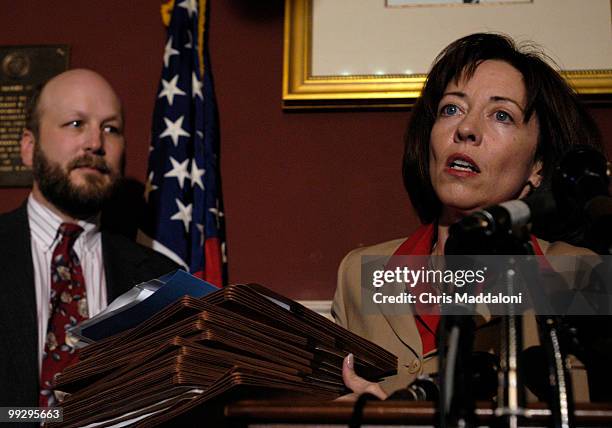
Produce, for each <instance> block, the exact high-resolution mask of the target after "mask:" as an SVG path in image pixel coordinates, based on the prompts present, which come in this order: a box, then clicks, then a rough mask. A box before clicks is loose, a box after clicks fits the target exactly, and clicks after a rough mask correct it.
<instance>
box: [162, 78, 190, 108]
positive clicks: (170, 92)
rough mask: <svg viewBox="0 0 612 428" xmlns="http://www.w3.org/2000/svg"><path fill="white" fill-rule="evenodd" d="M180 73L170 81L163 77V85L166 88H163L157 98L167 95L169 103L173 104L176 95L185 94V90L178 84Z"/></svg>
mask: <svg viewBox="0 0 612 428" xmlns="http://www.w3.org/2000/svg"><path fill="white" fill-rule="evenodd" d="M178 78H179V76H178V74H177V75H176V76H174V77H173V78H172V80H170V81H169V82H168V81H167V80H164V79H162V85H163V86H164V89H162V90H161V92H160V93H159V95H158V97H157V98H163V97H166V98H167V99H168V104H170V105H172V103H173V102H174V97H175V96H176V95H185V92H183V91H182V90H181V88H179V87H178V86H176V85H177V84H178Z"/></svg>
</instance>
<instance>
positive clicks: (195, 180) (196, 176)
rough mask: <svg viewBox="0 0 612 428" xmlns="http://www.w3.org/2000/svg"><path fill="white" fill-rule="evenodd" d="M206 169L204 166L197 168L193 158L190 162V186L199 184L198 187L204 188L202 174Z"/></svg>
mask: <svg viewBox="0 0 612 428" xmlns="http://www.w3.org/2000/svg"><path fill="white" fill-rule="evenodd" d="M205 172H206V171H205V170H204V168H201V169H200V168H198V164H197V163H196V161H195V159H194V160H193V161H192V162H191V186H192V187H193V186H195V185H196V184H197V185H198V186H200V189H202V190H204V183H203V182H202V176H203V175H204V173H205Z"/></svg>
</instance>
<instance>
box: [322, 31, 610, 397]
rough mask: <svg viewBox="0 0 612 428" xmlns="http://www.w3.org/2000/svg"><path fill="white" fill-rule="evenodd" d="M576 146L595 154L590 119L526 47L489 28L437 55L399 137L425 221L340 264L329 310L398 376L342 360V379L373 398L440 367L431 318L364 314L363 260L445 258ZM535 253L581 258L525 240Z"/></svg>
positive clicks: (566, 248)
mask: <svg viewBox="0 0 612 428" xmlns="http://www.w3.org/2000/svg"><path fill="white" fill-rule="evenodd" d="M575 144H586V145H591V146H593V147H595V148H597V149H599V150H600V145H601V143H600V136H599V132H598V130H597V127H596V125H595V123H594V121H593V119H592V118H591V117H590V116H589V114H588V113H587V111H586V110H585V108H584V107H583V106H582V104H581V103H580V102H579V100H578V98H577V96H576V94H575V93H574V91H573V90H572V89H571V88H570V87H569V86H568V85H567V83H566V82H565V80H564V79H563V78H562V77H561V76H560V75H559V74H558V73H557V72H556V71H555V70H554V69H553V68H552V67H551V66H550V65H549V64H548V63H547V62H546V60H545V57H544V56H543V55H542V54H541V53H539V52H538V51H537V50H536V49H534V48H533V47H532V46H527V47H519V46H517V45H516V44H515V43H514V42H513V41H512V40H511V39H510V38H508V37H506V36H503V35H498V34H489V33H479V34H472V35H470V36H467V37H464V38H461V39H459V40H457V41H455V42H453V43H452V44H450V45H449V46H448V47H447V48H445V49H444V50H443V51H442V52H441V54H440V55H439V56H438V57H437V59H436V60H435V62H434V64H433V66H432V69H431V71H430V73H429V75H428V77H427V81H426V83H425V86H424V89H423V92H422V95H421V97H420V98H419V99H418V100H417V102H416V104H415V106H414V108H413V111H412V115H411V117H410V122H409V125H408V129H407V132H406V137H405V151H404V159H403V177H404V184H405V187H406V190H407V191H408V195H409V196H410V200H411V201H412V205H413V206H414V208H415V209H416V211H417V213H418V215H419V217H420V219H421V221H422V223H423V225H422V226H421V227H419V228H418V229H417V230H416V231H415V232H414V233H413V234H412V235H411V236H410V237H409V238H408V239H400V240H395V241H390V242H385V243H382V244H379V245H375V246H372V247H368V248H359V249H357V250H354V251H352V252H351V253H349V254H348V255H347V256H346V257H345V258H344V260H343V261H342V264H341V265H340V268H339V273H338V286H337V290H336V294H335V297H334V302H333V307H332V313H333V315H334V317H335V319H336V322H337V323H339V324H340V325H342V326H343V327H345V328H347V329H349V330H351V331H353V332H355V333H357V334H359V335H361V336H363V337H365V338H366V339H369V340H371V341H373V342H375V343H377V344H379V345H381V346H382V347H384V348H386V349H387V350H389V351H390V352H392V353H394V354H396V355H397V356H398V360H399V364H398V374H397V375H396V376H393V377H391V378H387V379H386V380H385V381H384V382H382V383H380V384H374V383H370V382H367V381H365V380H364V379H362V378H360V377H358V376H357V375H355V373H354V371H353V370H352V368H353V362H352V361H351V358H350V357H349V358H347V359H346V360H345V363H344V379H345V383H346V385H347V386H348V387H349V388H350V389H352V390H353V391H355V392H356V393H362V392H370V393H372V394H374V395H376V396H378V397H380V398H385V397H386V396H387V395H388V394H389V393H391V392H393V391H394V390H397V389H399V388H402V387H406V385H408V384H409V383H410V382H411V381H413V380H414V379H415V378H416V377H417V376H418V375H420V374H424V373H431V372H435V371H437V367H436V362H435V358H433V356H434V355H435V346H436V345H435V344H436V340H435V331H436V327H437V317H435V316H428V315H423V316H420V315H419V314H418V313H414V314H413V315H407V316H397V317H386V316H382V315H380V316H376V315H366V314H364V313H363V312H362V311H361V308H362V305H361V292H360V269H361V256H362V255H364V254H373V255H444V250H445V244H446V241H447V238H448V236H449V233H448V232H449V227H450V226H451V225H452V224H453V223H455V222H457V221H459V220H461V219H462V218H464V217H465V216H467V215H469V214H470V213H473V212H474V211H477V210H479V209H482V208H484V207H488V206H491V205H495V204H499V203H501V202H504V201H509V200H513V199H518V198H523V197H525V196H527V195H528V194H529V193H531V192H533V191H534V190H535V189H536V188H538V187H540V186H543V185H544V186H547V185H549V184H550V181H551V179H552V174H553V171H554V167H555V165H556V164H557V163H558V162H559V161H560V158H561V156H562V155H563V154H564V153H565V152H567V151H568V149H569V148H570V147H571V146H572V145H575ZM530 245H531V246H532V250H533V252H534V254H540V255H570V254H585V253H588V250H586V249H584V248H578V247H574V246H571V245H569V244H567V243H564V242H555V243H549V242H546V241H543V240H539V239H536V238H535V237H532V239H531V240H530Z"/></svg>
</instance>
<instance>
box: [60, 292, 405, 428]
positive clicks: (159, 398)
mask: <svg viewBox="0 0 612 428" xmlns="http://www.w3.org/2000/svg"><path fill="white" fill-rule="evenodd" d="M348 353H353V354H354V355H355V360H354V361H355V368H356V371H357V373H358V374H360V375H361V376H363V377H365V378H367V379H370V380H372V381H376V380H379V379H381V378H382V377H384V376H387V375H391V374H394V373H395V371H396V367H397V358H396V357H395V356H394V355H392V354H390V353H389V352H387V351H385V350H384V349H382V348H380V347H379V346H377V345H375V344H373V343H371V342H369V341H367V340H365V339H363V338H361V337H359V336H357V335H355V334H353V333H351V332H349V331H347V330H345V329H344V328H342V327H340V326H338V325H336V324H334V323H333V322H331V321H329V320H328V319H326V318H325V317H323V316H321V315H319V314H317V313H315V312H313V311H311V310H309V309H307V308H305V307H304V306H302V305H300V304H298V303H296V302H294V301H292V300H290V299H287V298H285V297H283V296H281V295H279V294H277V293H274V292H272V291H270V290H268V289H266V288H265V287H262V286H261V285H256V284H249V285H230V286H228V287H226V288H224V289H221V290H219V291H217V292H214V293H212V294H209V295H207V296H205V297H202V298H199V299H195V298H192V297H188V296H185V297H183V298H181V299H179V300H178V301H176V302H175V303H173V304H171V305H169V306H167V307H166V308H164V309H163V310H161V311H160V312H158V313H157V314H155V315H154V316H153V317H151V318H149V319H148V320H147V321H145V322H144V323H142V324H140V325H139V326H137V327H135V328H133V329H131V330H127V331H125V332H122V333H119V334H116V335H114V336H111V337H108V338H105V339H102V340H100V341H98V342H96V343H94V344H91V345H89V346H87V347H86V348H83V349H82V350H81V352H80V361H79V362H78V363H77V364H75V365H73V366H71V367H69V368H68V369H66V370H65V371H64V373H63V374H62V375H61V376H60V377H59V378H58V379H57V383H56V385H57V389H58V390H60V391H64V392H66V393H68V394H69V395H68V396H67V397H66V398H65V400H64V402H63V403H62V407H63V414H64V422H63V423H62V424H61V426H70V427H71V426H86V425H88V424H94V423H95V424H96V425H95V426H108V425H114V424H119V423H120V422H128V421H129V423H130V424H135V425H137V426H147V427H149V426H153V425H157V424H160V423H163V422H166V421H168V420H170V419H173V418H176V417H179V416H181V417H182V418H185V417H186V416H188V417H189V420H191V419H192V418H197V419H199V420H200V422H201V421H202V419H201V418H200V417H204V418H206V417H207V412H214V410H212V409H213V408H218V407H219V406H218V404H219V403H223V402H227V401H229V400H233V399H238V398H248V397H251V398H272V397H276V396H282V397H285V398H287V397H289V396H290V397H294V396H305V397H309V398H317V399H332V398H336V397H338V396H339V395H341V394H343V393H346V392H347V391H346V390H345V388H344V386H343V382H342V360H343V358H344V357H345V356H346V355H347V354H348ZM214 403H216V404H214ZM100 423H101V424H100ZM98 424H99V425H98Z"/></svg>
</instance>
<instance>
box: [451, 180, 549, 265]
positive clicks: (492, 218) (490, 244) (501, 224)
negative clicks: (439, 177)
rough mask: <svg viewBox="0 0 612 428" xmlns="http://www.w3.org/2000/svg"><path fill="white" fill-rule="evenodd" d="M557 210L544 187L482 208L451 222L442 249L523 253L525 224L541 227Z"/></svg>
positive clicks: (479, 252)
mask: <svg viewBox="0 0 612 428" xmlns="http://www.w3.org/2000/svg"><path fill="white" fill-rule="evenodd" d="M556 212H557V203H556V201H555V198H554V197H553V195H552V194H551V192H546V191H536V192H533V193H532V194H531V195H529V196H527V197H526V198H524V199H515V200H511V201H507V202H503V203H501V204H499V205H493V206H490V207H487V208H484V209H482V210H480V211H476V212H474V213H472V214H470V215H469V216H467V217H464V218H463V219H461V220H460V221H458V222H457V223H455V224H453V225H451V227H450V229H449V236H448V239H447V241H446V244H445V253H446V254H447V255H451V254H523V253H525V248H524V242H526V241H527V240H528V234H527V233H526V230H525V229H526V226H527V225H528V224H532V226H533V227H534V228H538V227H542V225H543V224H544V223H545V222H546V221H547V219H548V218H549V217H550V216H551V215H553V214H555V213H556Z"/></svg>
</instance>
